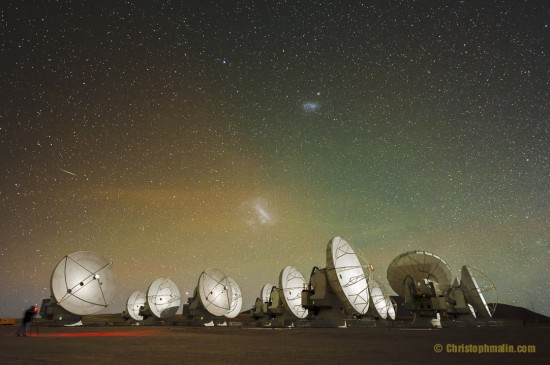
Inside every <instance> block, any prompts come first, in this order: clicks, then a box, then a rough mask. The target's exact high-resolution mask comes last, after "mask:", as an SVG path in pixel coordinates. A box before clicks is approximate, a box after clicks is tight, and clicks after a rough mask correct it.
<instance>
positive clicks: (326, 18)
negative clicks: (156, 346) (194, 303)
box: [0, 0, 550, 317]
mask: <svg viewBox="0 0 550 365" xmlns="http://www.w3.org/2000/svg"><path fill="white" fill-rule="evenodd" d="M136 3H137V4H136ZM136 3H133V2H122V1H114V2H113V1H38V0H37V1H15V0H10V1H5V2H3V6H2V9H0V158H1V164H0V167H1V174H0V178H1V180H0V181H1V182H0V279H1V280H0V316H4V317H6V316H20V314H21V313H22V310H23V309H24V308H26V307H27V306H28V305H30V304H35V303H38V304H40V302H41V299H42V298H47V297H49V295H50V283H49V280H50V276H51V273H52V271H53V269H54V267H55V265H56V264H57V263H58V262H59V261H60V260H61V259H62V258H63V257H64V256H65V255H67V254H70V253H72V252H75V251H81V250H92V251H96V252H98V253H100V254H101V255H103V256H105V257H106V258H107V259H108V260H110V261H113V263H114V267H115V270H116V273H117V277H118V287H119V289H118V294H117V295H116V296H115V299H114V301H113V303H112V304H111V306H110V307H109V308H108V309H107V312H110V313H115V312H120V311H122V309H123V307H124V306H125V304H126V300H127V298H128V296H129V295H130V294H131V293H132V292H133V291H135V290H146V289H147V287H148V286H149V284H150V283H151V282H152V281H153V280H154V279H156V278H158V277H168V278H171V279H172V280H173V281H174V282H175V283H176V284H177V285H178V287H179V289H180V291H181V293H182V300H183V301H186V300H187V297H188V295H186V293H189V295H192V292H193V289H194V288H195V285H196V283H197V281H198V278H199V275H200V273H201V271H202V270H205V269H206V268H208V267H217V268H220V269H221V270H223V271H225V272H226V273H228V274H229V275H231V276H232V277H233V278H234V279H235V280H236V281H237V283H238V284H239V285H240V287H241V289H242V291H243V301H244V303H243V308H248V307H251V306H252V304H253V303H254V300H255V298H256V297H257V296H259V294H260V293H259V292H260V289H261V287H262V285H263V284H265V283H267V282H270V283H277V281H278V276H279V273H280V271H281V270H282V269H283V267H285V266H286V265H293V266H296V267H297V268H298V269H299V270H300V271H301V272H302V273H303V274H304V276H305V277H306V278H309V274H310V272H311V268H312V267H313V266H319V267H324V266H325V249H326V245H327V242H328V241H329V240H330V239H331V238H332V237H334V236H336V235H338V236H342V237H344V238H345V239H346V240H348V241H349V242H350V243H351V244H352V245H353V246H354V248H356V249H357V250H358V251H361V252H363V253H364V254H365V255H366V257H367V259H368V261H370V262H372V264H373V266H374V269H375V276H376V277H377V278H379V279H380V281H381V282H382V283H384V284H386V285H387V280H386V269H387V267H388V265H389V263H390V262H391V260H392V259H393V258H394V257H396V256H397V255H399V254H401V253H403V252H406V251H409V250H415V249H418V250H427V251H432V252H434V253H436V254H437V255H439V256H441V257H442V258H444V259H445V260H446V261H447V262H448V264H449V266H450V267H451V270H452V272H453V274H454V275H455V276H456V275H459V274H460V268H461V266H462V265H464V264H468V265H470V266H472V267H474V268H477V269H478V270H481V271H483V272H484V273H485V274H486V275H487V276H489V277H490V278H491V279H492V281H493V282H494V283H495V284H496V286H497V287H498V295H499V301H500V302H503V303H507V304H513V305H519V306H524V307H527V308H529V309H532V308H534V309H535V310H536V311H538V312H542V313H545V314H547V315H550V285H548V280H549V277H550V269H549V263H550V248H549V247H550V137H549V136H550V122H549V119H548V116H549V115H550V97H549V90H550V87H549V86H550V85H549V82H550V71H549V70H550V58H549V52H550V49H549V45H550V41H549V39H550V37H549V36H550V27H549V25H550V3H549V2H548V1H544V0H540V1H520V0H509V1H417V2H414V1H362V2H360V1H349V2H347V1H346V2H344V1H329V0H326V1H321V0H318V1H300V0H292V1H290V0H289V1H285V0H258V1H253V0H240V1H149V2H146V1H141V2H136Z"/></svg>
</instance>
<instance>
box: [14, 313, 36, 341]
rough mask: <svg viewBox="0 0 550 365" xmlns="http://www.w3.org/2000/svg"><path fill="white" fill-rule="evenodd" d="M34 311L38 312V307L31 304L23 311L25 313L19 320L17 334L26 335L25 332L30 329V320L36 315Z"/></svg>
mask: <svg viewBox="0 0 550 365" xmlns="http://www.w3.org/2000/svg"><path fill="white" fill-rule="evenodd" d="M36 313H38V307H37V306H36V305H33V306H32V307H30V308H29V309H27V310H26V311H25V315H24V316H23V319H22V320H21V327H19V329H18V330H17V336H27V333H29V330H30V329H31V324H32V320H33V319H34V316H36Z"/></svg>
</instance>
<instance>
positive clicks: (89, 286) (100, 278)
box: [51, 251, 116, 316]
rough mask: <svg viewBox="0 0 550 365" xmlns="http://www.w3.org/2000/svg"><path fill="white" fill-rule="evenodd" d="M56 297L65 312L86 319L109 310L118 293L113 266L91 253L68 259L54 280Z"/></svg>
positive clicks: (75, 253)
mask: <svg viewBox="0 0 550 365" xmlns="http://www.w3.org/2000/svg"><path fill="white" fill-rule="evenodd" d="M51 289H52V295H53V297H54V298H55V300H56V301H57V303H59V304H60V305H61V306H62V307H63V308H64V309H65V310H67V311H68V312H70V313H73V314H76V315H80V316H84V315H89V314H93V313H97V312H99V311H100V310H102V309H105V308H107V306H108V305H109V303H110V302H111V300H113V297H114V295H115V291H116V275H115V272H114V270H113V264H112V263H111V262H109V261H107V260H106V259H105V258H104V257H103V256H101V255H98V254H97V253H95V252H91V251H78V252H74V253H72V254H70V255H67V256H65V257H64V258H63V259H62V260H61V261H60V262H59V264H57V266H56V267H55V269H54V271H53V273H52V278H51Z"/></svg>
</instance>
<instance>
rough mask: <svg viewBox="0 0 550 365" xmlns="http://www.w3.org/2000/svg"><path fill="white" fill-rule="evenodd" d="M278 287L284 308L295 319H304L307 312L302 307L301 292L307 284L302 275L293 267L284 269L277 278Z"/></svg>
mask: <svg viewBox="0 0 550 365" xmlns="http://www.w3.org/2000/svg"><path fill="white" fill-rule="evenodd" d="M279 285H280V287H281V290H282V291H283V297H282V299H283V303H284V304H285V305H286V307H287V308H288V309H289V310H290V311H291V312H292V314H293V315H294V316H296V317H297V318H306V317H307V315H308V310H307V309H305V308H304V307H302V290H304V288H305V287H306V285H307V284H306V280H305V279H304V276H303V275H302V273H301V272H299V271H298V269H296V268H295V267H293V266H287V267H285V268H284V269H283V270H282V271H281V275H280V276H279ZM264 288H265V286H264Z"/></svg>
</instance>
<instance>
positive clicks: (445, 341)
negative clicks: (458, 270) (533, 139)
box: [0, 326, 550, 365]
mask: <svg viewBox="0 0 550 365" xmlns="http://www.w3.org/2000/svg"><path fill="white" fill-rule="evenodd" d="M16 330H17V326H2V327H0V364H39V363H42V364H162V363H168V364H222V365H230V364H369V365H377V364H407V365H410V364H435V363H438V364H499V365H505V364H514V365H518V364H543V363H544V364H547V363H548V362H547V361H548V359H549V358H550V336H549V335H550V328H549V327H508V328H507V327H494V328H491V327H485V328H469V327H465V328H443V329H412V328H391V329H390V328H293V329H264V328H246V327H243V328H231V327H225V328H224V327H216V328H204V327H203V328H194V327H183V326H182V327H179V326H175V327H143V326H142V327H136V326H106V327H87V326H84V327H40V328H39V335H38V336H36V330H34V331H33V336H31V337H17V336H15V332H16ZM503 344H505V345H510V346H506V347H501V348H500V351H501V352H502V351H503V350H505V351H507V353H483V354H478V353H464V352H459V351H461V349H462V351H466V350H467V349H468V347H467V346H468V345H478V346H481V347H483V346H484V345H503ZM438 345H441V349H442V351H441V352H440V353H438V352H437V350H438V349H439V347H438ZM461 345H463V346H464V347H461ZM518 345H519V346H520V347H516V346H518ZM527 345H531V346H535V347H534V349H535V351H536V352H535V353H518V352H515V353H510V351H512V350H515V351H523V350H526V351H527V350H529V349H528V348H523V347H522V346H527ZM453 346H455V347H453ZM481 347H479V348H481ZM479 348H478V349H479ZM469 349H470V350H471V351H472V350H473V347H469ZM532 349H533V348H531V350H532ZM449 350H450V351H454V352H448V351H449ZM486 351H490V348H489V347H488V346H487V348H486Z"/></svg>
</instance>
